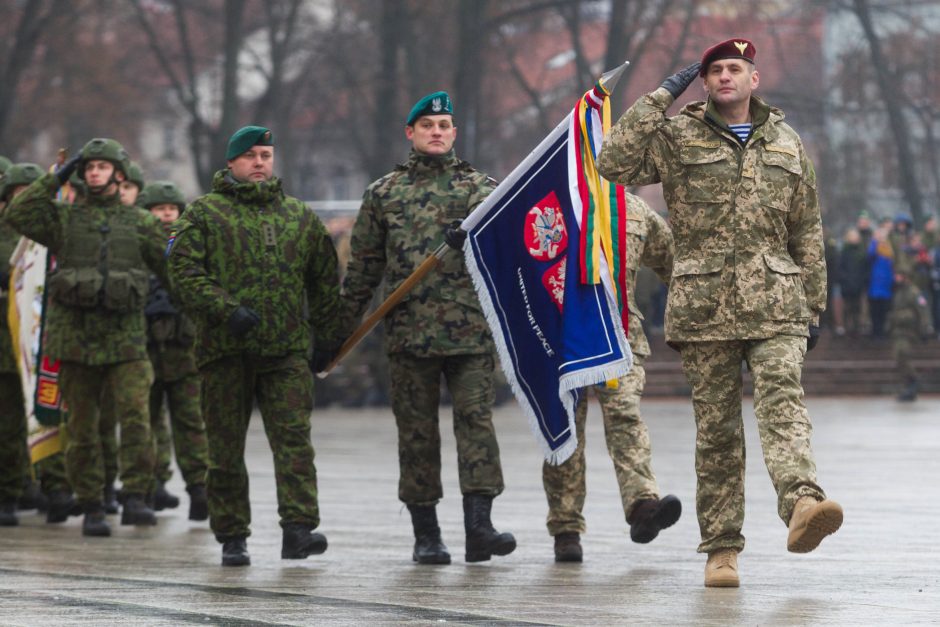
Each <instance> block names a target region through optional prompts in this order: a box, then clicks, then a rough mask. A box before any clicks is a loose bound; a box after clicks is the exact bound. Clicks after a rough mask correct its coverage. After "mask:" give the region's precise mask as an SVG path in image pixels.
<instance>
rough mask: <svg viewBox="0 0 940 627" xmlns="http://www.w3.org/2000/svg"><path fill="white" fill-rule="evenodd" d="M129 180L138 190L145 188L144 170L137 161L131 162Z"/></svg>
mask: <svg viewBox="0 0 940 627" xmlns="http://www.w3.org/2000/svg"><path fill="white" fill-rule="evenodd" d="M126 174H127V180H128V181H130V182H131V183H133V184H135V185H136V186H137V188H138V189H143V188H144V169H143V168H141V167H140V164H139V163H137V162H136V161H131V165H130V167H129V168H128V169H127V172H126Z"/></svg>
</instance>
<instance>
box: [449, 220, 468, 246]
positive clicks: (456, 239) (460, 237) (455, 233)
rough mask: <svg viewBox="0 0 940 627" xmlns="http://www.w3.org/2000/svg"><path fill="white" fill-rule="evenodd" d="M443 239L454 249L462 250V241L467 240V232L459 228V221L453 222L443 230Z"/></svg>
mask: <svg viewBox="0 0 940 627" xmlns="http://www.w3.org/2000/svg"><path fill="white" fill-rule="evenodd" d="M444 241H445V242H447V245H448V246H450V247H451V248H453V249H454V250H463V243H464V242H466V241H467V232H466V231H464V230H463V229H462V228H460V222H454V223H453V224H451V225H450V226H449V227H447V230H446V231H444Z"/></svg>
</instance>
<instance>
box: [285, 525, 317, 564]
mask: <svg viewBox="0 0 940 627" xmlns="http://www.w3.org/2000/svg"><path fill="white" fill-rule="evenodd" d="M324 551H326V536H324V535H323V534H322V533H316V532H314V531H313V527H312V526H311V525H305V524H303V523H289V524H285V525H284V536H283V540H282V542H281V559H282V560H302V559H304V558H305V557H309V556H311V555H319V554H320V553H323V552H324Z"/></svg>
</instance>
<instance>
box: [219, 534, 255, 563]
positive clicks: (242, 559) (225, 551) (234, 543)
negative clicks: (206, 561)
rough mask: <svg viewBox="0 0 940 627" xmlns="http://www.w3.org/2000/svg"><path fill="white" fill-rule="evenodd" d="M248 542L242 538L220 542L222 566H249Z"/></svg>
mask: <svg viewBox="0 0 940 627" xmlns="http://www.w3.org/2000/svg"><path fill="white" fill-rule="evenodd" d="M250 565H251V556H249V555H248V542H247V541H246V539H245V537H244V536H239V537H236V538H229V539H228V540H225V541H224V542H222V566H250Z"/></svg>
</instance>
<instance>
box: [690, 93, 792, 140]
mask: <svg viewBox="0 0 940 627" xmlns="http://www.w3.org/2000/svg"><path fill="white" fill-rule="evenodd" d="M750 111H751V124H752V125H753V131H752V135H753V134H754V133H756V132H757V131H758V129H761V130H762V132H763V134H764V136H765V137H767V138H768V139H770V138H771V134H772V133H773V125H774V124H775V123H777V122H779V121H781V120H783V117H784V115H783V111H781V110H780V109H778V108H776V107H772V106H770V105H769V104H767V103H766V102H764V101H763V100H762V99H761V98H759V97H758V96H751V103H750ZM681 113H682V114H684V115H688V116H691V117H693V118H695V119H697V120H700V121H702V122H704V123H706V124H708V125H709V126H712V127H713V128H715V129H716V130H719V131H721V132H722V133H723V134H725V135H727V136H728V137H730V138H732V139H734V140H735V141H737V136H736V135H735V134H734V132H733V131H732V130H731V128H729V127H728V123H727V122H725V119H724V118H723V117H721V114H720V113H718V109H717V108H715V103H714V102H712V100H711V99H709V100H708V101H703V100H699V101H696V102H690V103H689V104H687V105H686V106H684V107H683V108H682V111H681ZM768 122H769V123H768Z"/></svg>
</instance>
